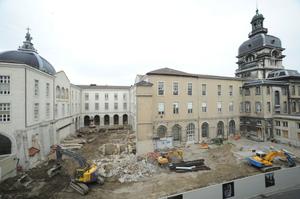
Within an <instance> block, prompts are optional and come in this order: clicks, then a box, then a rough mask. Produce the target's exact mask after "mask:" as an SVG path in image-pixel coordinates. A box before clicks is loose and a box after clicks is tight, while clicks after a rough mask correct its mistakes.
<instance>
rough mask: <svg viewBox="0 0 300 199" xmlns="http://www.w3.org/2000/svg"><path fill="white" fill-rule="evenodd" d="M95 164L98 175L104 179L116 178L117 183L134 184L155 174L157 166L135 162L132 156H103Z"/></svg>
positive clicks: (134, 157) (123, 154)
mask: <svg viewBox="0 0 300 199" xmlns="http://www.w3.org/2000/svg"><path fill="white" fill-rule="evenodd" d="M95 163H96V164H97V165H98V173H99V174H100V175H101V176H103V177H106V178H117V179H118V181H119V182H121V183H124V182H136V181H138V180H140V179H142V178H144V177H149V176H152V174H154V173H157V172H158V171H157V166H155V165H153V164H151V163H148V162H147V161H146V160H145V159H142V160H141V161H138V160H137V156H136V155H134V154H125V153H122V154H120V155H111V156H105V157H103V158H101V159H99V160H96V161H95Z"/></svg>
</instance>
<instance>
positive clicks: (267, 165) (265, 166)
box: [247, 150, 296, 172]
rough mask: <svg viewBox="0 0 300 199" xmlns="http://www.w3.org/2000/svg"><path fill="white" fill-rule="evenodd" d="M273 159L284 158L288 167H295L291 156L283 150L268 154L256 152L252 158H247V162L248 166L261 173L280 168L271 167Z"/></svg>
mask: <svg viewBox="0 0 300 199" xmlns="http://www.w3.org/2000/svg"><path fill="white" fill-rule="evenodd" d="M275 157H283V158H285V159H286V160H287V163H288V166H289V167H294V166H296V162H295V161H294V160H293V158H292V157H291V154H290V153H288V152H287V151H285V150H278V151H277V150H273V151H270V152H268V153H264V152H263V151H257V152H256V154H255V155H254V156H252V157H248V158H247V161H248V164H249V165H251V166H254V167H256V168H258V169H260V170H261V171H263V172H269V171H274V170H278V169H280V168H281V167H274V166H273V160H274V158H275Z"/></svg>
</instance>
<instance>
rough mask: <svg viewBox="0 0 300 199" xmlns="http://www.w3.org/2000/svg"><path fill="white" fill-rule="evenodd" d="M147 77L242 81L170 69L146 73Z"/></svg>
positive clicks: (235, 78) (234, 78)
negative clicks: (161, 76) (165, 76)
mask: <svg viewBox="0 0 300 199" xmlns="http://www.w3.org/2000/svg"><path fill="white" fill-rule="evenodd" d="M147 75H167V76H181V77H194V78H206V79H224V80H242V79H241V78H237V77H226V76H215V75H202V74H192V73H186V72H183V71H179V70H174V69H171V68H160V69H157V70H153V71H150V72H148V73H147Z"/></svg>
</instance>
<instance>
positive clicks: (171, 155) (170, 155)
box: [157, 149, 183, 166]
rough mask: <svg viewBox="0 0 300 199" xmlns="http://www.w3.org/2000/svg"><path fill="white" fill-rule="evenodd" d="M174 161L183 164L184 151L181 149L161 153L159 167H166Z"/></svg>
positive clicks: (158, 158) (158, 159)
mask: <svg viewBox="0 0 300 199" xmlns="http://www.w3.org/2000/svg"><path fill="white" fill-rule="evenodd" d="M174 159H175V160H177V161H180V162H181V161H182V160H183V151H182V150H180V149H175V150H171V151H168V152H165V153H161V155H160V156H158V157H157V162H158V164H159V165H161V166H165V165H168V164H169V163H172V162H173V160H174Z"/></svg>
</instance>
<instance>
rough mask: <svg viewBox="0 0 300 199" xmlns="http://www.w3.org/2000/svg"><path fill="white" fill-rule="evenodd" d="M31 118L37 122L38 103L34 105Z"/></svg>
mask: <svg viewBox="0 0 300 199" xmlns="http://www.w3.org/2000/svg"><path fill="white" fill-rule="evenodd" d="M33 118H34V120H38V119H39V103H34V107H33Z"/></svg>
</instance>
